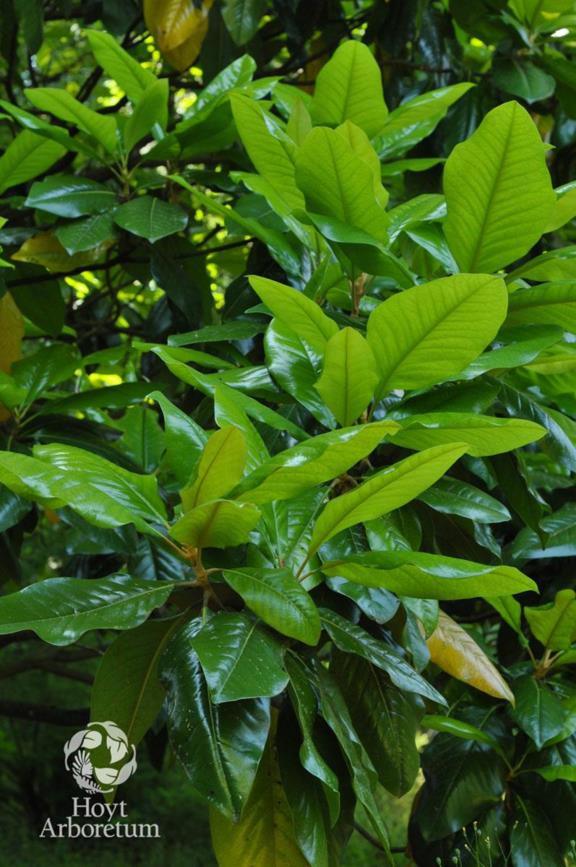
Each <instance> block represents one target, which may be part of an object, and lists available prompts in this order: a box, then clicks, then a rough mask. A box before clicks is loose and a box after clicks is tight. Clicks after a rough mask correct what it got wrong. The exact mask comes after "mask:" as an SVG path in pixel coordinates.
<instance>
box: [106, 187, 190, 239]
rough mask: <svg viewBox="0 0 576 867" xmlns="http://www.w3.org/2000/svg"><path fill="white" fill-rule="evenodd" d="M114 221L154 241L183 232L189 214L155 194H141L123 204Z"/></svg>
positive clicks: (134, 233) (115, 213)
mask: <svg viewBox="0 0 576 867" xmlns="http://www.w3.org/2000/svg"><path fill="white" fill-rule="evenodd" d="M114 222H115V223H117V225H118V226H120V227H121V228H122V229H126V231H127V232H131V233H132V234H133V235H138V236H139V237H141V238H146V240H147V241H151V242H152V243H154V241H159V240H160V238H166V237H167V236H168V235H174V234H175V233H176V232H181V231H182V229H184V228H186V224H187V222H188V216H187V214H186V213H185V212H184V211H183V210H182V209H181V208H179V207H178V205H173V204H171V203H170V202H164V201H162V199H157V198H155V197H153V196H140V197H139V198H137V199H132V201H131V202H126V204H125V205H121V206H120V207H119V208H118V209H117V210H116V211H115V212H114Z"/></svg>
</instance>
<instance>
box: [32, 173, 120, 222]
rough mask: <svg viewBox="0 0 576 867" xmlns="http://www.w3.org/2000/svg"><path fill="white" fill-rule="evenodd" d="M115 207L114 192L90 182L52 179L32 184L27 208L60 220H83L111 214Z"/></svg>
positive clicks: (70, 176) (65, 177)
mask: <svg viewBox="0 0 576 867" xmlns="http://www.w3.org/2000/svg"><path fill="white" fill-rule="evenodd" d="M115 203H116V194H115V193H114V191H113V190H111V189H109V188H108V187H106V186H104V184H100V183H98V182H97V181H93V180H91V179H90V178H78V177H75V176H74V175H50V177H48V178H46V179H45V180H43V181H37V182H36V183H35V184H32V187H31V188H30V192H29V193H28V198H27V199H26V202H25V204H26V205H27V206H28V207H30V208H37V209H38V210H40V211H47V212H48V213H49V214H57V215H58V216H59V217H83V216H85V215H86V214H97V213H99V212H100V211H108V210H110V209H111V208H112V207H113V206H114V205H115Z"/></svg>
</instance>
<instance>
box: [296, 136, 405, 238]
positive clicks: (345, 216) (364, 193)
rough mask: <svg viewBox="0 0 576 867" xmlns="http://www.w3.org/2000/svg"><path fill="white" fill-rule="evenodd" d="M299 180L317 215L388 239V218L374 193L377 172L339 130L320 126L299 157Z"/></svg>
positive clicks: (379, 198) (300, 186) (374, 236)
mask: <svg viewBox="0 0 576 867" xmlns="http://www.w3.org/2000/svg"><path fill="white" fill-rule="evenodd" d="M296 181H297V183H298V186H299V188H300V189H301V190H302V192H303V193H304V197H305V199H306V207H307V209H308V210H309V211H310V212H312V213H313V214H319V215H321V216H322V215H323V216H325V217H329V218H333V219H334V220H336V221H338V223H340V224H342V225H345V226H347V227H350V228H353V229H360V230H361V231H363V232H365V233H366V235H368V236H370V237H371V238H373V239H376V241H385V240H386V238H387V227H388V217H387V216H386V213H385V211H384V209H383V207H382V204H381V203H380V201H381V199H382V196H381V195H379V196H377V195H376V194H375V193H374V175H373V171H372V169H371V168H370V166H369V165H368V164H367V163H366V162H365V161H364V160H363V159H362V158H361V157H360V156H358V154H357V153H356V152H355V150H353V148H352V147H351V145H350V143H349V141H347V140H346V139H345V138H344V136H342V135H341V134H340V133H338V132H337V131H336V130H331V129H328V128H327V127H316V128H315V129H313V130H312V132H311V133H310V134H309V135H308V136H306V139H305V141H304V144H303V145H302V147H301V148H300V149H299V150H298V153H297V155H296Z"/></svg>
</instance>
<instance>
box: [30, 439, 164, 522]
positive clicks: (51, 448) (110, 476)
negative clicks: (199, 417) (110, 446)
mask: <svg viewBox="0 0 576 867" xmlns="http://www.w3.org/2000/svg"><path fill="white" fill-rule="evenodd" d="M34 456H35V457H37V458H40V460H42V461H46V462H48V463H49V464H52V465H53V466H54V467H57V468H58V470H61V471H62V472H63V473H64V474H65V477H66V478H70V479H71V480H73V479H74V478H75V477H76V476H77V477H78V478H79V480H80V479H81V480H83V481H84V482H85V483H86V484H87V485H89V486H91V487H92V488H94V489H95V490H96V491H101V492H102V493H103V494H105V495H107V496H110V498H114V499H115V500H116V502H117V503H118V504H119V505H120V506H124V507H126V509H130V510H132V512H133V514H134V516H140V517H142V518H143V519H145V520H148V521H156V522H157V523H164V522H165V521H166V509H165V506H164V503H163V502H162V499H161V497H160V495H159V493H158V484H157V481H156V479H155V478H154V477H153V476H145V475H140V474H139V473H131V472H130V471H129V470H125V469H124V468H123V467H119V466H117V465H116V464H113V463H111V462H110V461H107V460H105V459H104V458H101V457H99V456H98V455H95V454H93V453H92V452H88V451H84V449H79V448H75V447H74V446H66V445H60V444H58V443H52V444H50V445H45V446H41V445H38V446H34Z"/></svg>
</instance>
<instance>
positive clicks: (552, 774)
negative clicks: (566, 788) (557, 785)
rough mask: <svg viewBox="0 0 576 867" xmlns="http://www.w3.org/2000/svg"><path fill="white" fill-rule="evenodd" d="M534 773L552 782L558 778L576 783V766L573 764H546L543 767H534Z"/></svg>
mask: <svg viewBox="0 0 576 867" xmlns="http://www.w3.org/2000/svg"><path fill="white" fill-rule="evenodd" d="M534 773H536V774H538V775H539V776H540V777H542V779H544V780H547V781H548V782H550V783H553V782H555V781H556V780H566V781H567V782H569V783H576V768H575V767H574V766H573V765H546V766H545V767H543V768H534Z"/></svg>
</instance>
